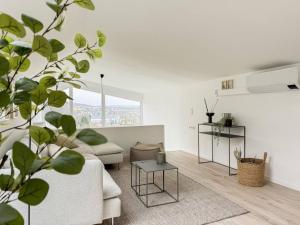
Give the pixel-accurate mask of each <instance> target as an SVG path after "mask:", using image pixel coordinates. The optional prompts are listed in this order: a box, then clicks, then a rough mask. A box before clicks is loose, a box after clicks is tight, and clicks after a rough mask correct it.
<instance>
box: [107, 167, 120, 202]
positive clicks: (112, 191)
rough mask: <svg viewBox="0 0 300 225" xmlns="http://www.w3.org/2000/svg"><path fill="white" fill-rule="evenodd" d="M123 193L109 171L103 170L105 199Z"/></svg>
mask: <svg viewBox="0 0 300 225" xmlns="http://www.w3.org/2000/svg"><path fill="white" fill-rule="evenodd" d="M121 193H122V191H121V189H120V188H119V186H118V185H117V184H116V182H115V181H114V180H113V179H112V177H111V176H110V175H109V173H108V172H107V171H106V170H103V199H104V200H106V199H110V198H115V197H118V196H120V195H121Z"/></svg>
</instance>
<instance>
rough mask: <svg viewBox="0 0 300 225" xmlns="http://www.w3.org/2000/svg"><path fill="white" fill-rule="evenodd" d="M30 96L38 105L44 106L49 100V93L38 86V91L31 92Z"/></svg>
mask: <svg viewBox="0 0 300 225" xmlns="http://www.w3.org/2000/svg"><path fill="white" fill-rule="evenodd" d="M30 95H31V99H32V101H33V102H34V103H35V104H36V105H41V104H43V103H44V102H45V101H46V100H47V98H48V93H47V92H46V90H45V88H44V87H42V86H38V87H37V88H36V89H34V90H33V91H31V93H30Z"/></svg>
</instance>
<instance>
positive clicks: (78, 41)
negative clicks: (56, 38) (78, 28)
mask: <svg viewBox="0 0 300 225" xmlns="http://www.w3.org/2000/svg"><path fill="white" fill-rule="evenodd" d="M74 43H75V45H76V46H77V47H78V48H83V47H85V46H86V39H85V37H84V36H83V35H82V34H80V33H77V34H76V35H75V38H74Z"/></svg>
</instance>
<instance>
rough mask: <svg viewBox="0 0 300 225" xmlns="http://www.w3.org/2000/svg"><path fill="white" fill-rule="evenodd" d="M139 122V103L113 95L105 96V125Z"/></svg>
mask: <svg viewBox="0 0 300 225" xmlns="http://www.w3.org/2000/svg"><path fill="white" fill-rule="evenodd" d="M140 123H141V103H140V102H137V101H132V100H128V99H124V98H118V97H114V96H109V95H106V96H105V125H107V126H116V125H134V124H140Z"/></svg>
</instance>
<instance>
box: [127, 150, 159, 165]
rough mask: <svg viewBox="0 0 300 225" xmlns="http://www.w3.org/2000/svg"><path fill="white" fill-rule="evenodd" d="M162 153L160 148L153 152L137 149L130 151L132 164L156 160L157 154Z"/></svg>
mask: <svg viewBox="0 0 300 225" xmlns="http://www.w3.org/2000/svg"><path fill="white" fill-rule="evenodd" d="M158 152H160V148H157V149H152V150H147V151H144V150H139V149H135V148H131V149H130V162H134V161H141V160H150V159H153V160H154V159H156V154H157V153H158Z"/></svg>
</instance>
